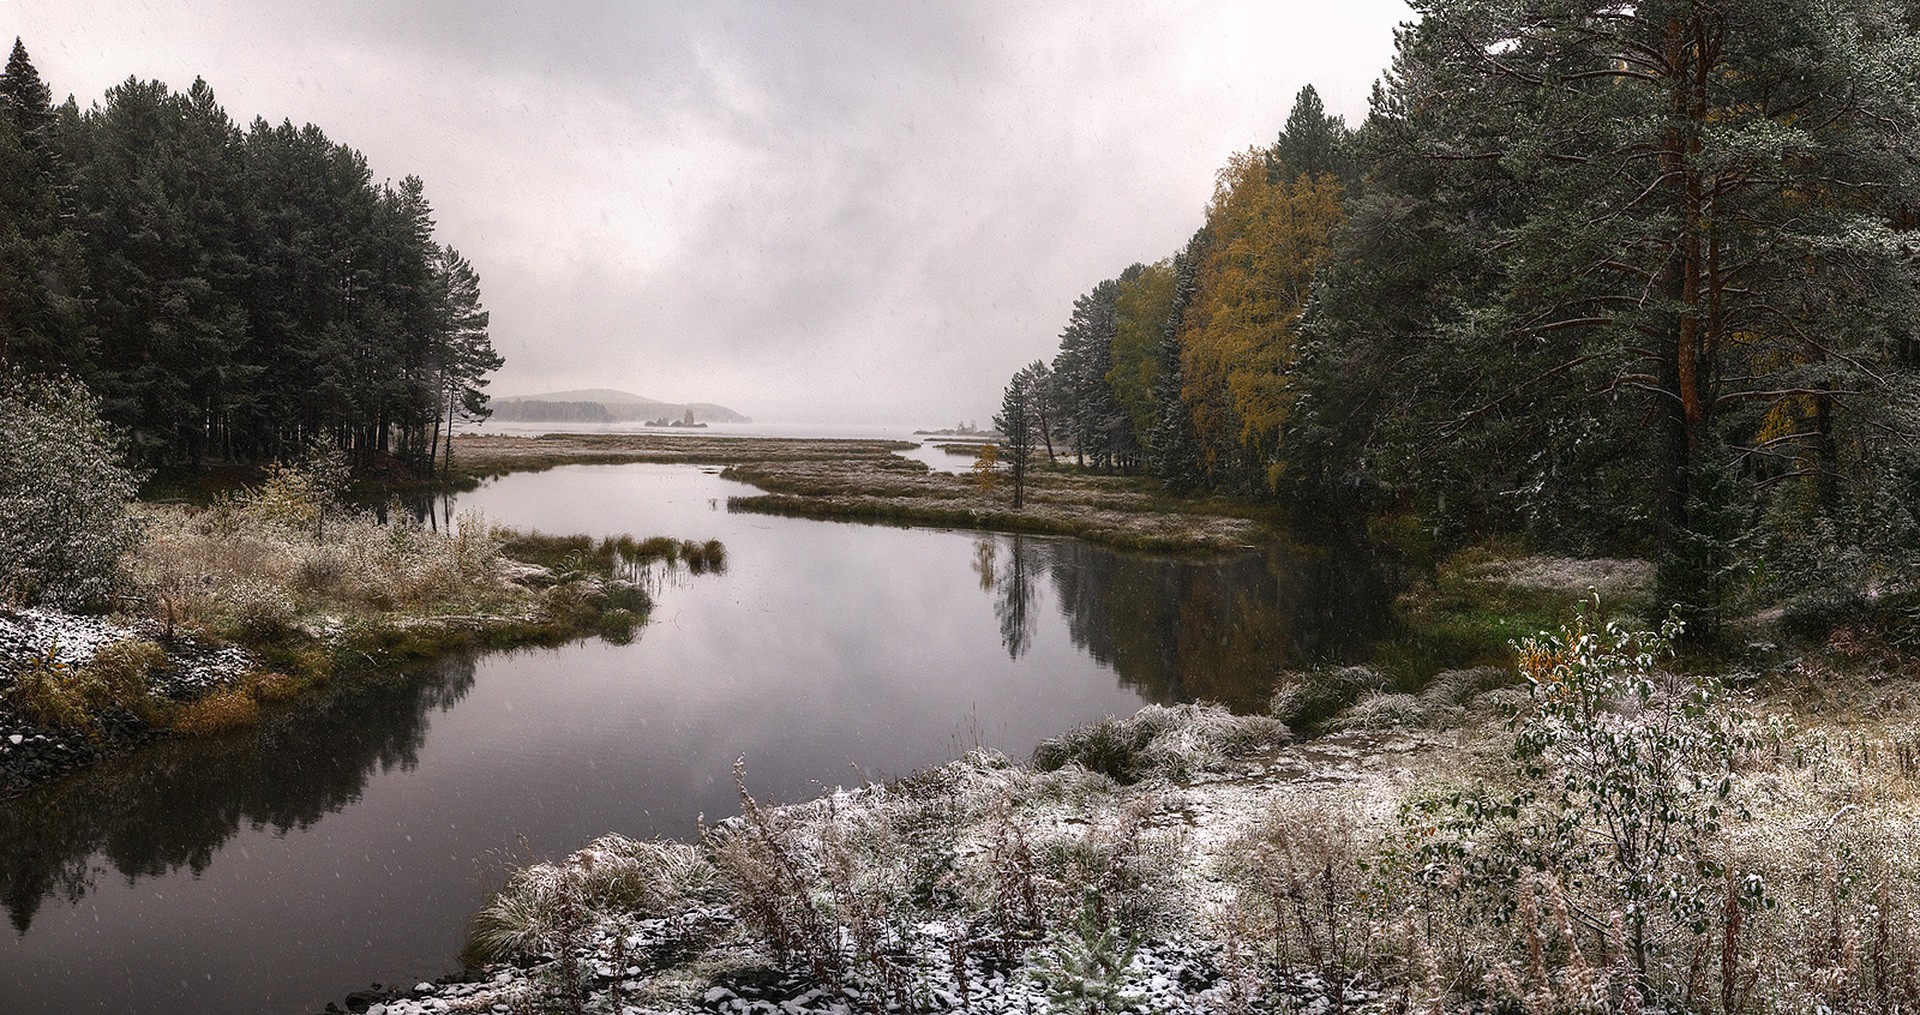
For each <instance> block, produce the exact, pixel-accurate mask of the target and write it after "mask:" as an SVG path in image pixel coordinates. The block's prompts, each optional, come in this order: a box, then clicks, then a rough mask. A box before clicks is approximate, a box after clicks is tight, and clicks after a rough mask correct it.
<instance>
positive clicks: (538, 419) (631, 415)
mask: <svg viewBox="0 0 1920 1015" xmlns="http://www.w3.org/2000/svg"><path fill="white" fill-rule="evenodd" d="M689 412H691V413H693V419H694V422H696V423H751V422H753V420H751V419H748V418H747V417H746V416H743V415H741V414H740V413H737V412H735V411H733V410H732V409H729V408H727V407H726V406H724V405H715V404H713V403H712V402H662V401H660V400H659V399H657V398H647V397H645V396H642V395H636V394H634V393H632V392H630V391H616V390H614V389H612V388H581V389H578V390H575V391H549V392H546V393H545V394H539V395H505V396H500V397H496V398H494V400H493V418H494V419H497V420H500V421H501V422H506V423H644V422H646V421H647V420H654V419H666V420H682V419H685V418H686V416H687V413H689Z"/></svg>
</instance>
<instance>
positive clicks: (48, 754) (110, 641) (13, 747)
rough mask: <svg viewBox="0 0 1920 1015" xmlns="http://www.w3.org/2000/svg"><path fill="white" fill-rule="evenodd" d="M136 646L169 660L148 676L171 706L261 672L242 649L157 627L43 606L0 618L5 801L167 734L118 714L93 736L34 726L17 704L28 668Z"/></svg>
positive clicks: (82, 663)
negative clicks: (158, 650)
mask: <svg viewBox="0 0 1920 1015" xmlns="http://www.w3.org/2000/svg"><path fill="white" fill-rule="evenodd" d="M133 641H140V642H150V643H154V644H159V645H163V646H164V647H165V650H166V663H165V664H164V665H161V666H156V667H154V668H153V669H152V671H151V672H150V675H149V684H148V692H149V693H150V694H151V695H153V696H154V697H156V698H159V699H164V700H167V701H172V702H185V701H192V700H194V699H197V698H201V697H204V696H206V695H208V694H211V693H213V692H215V691H218V690H220V689H222V688H227V687H232V686H235V685H237V684H239V683H240V682H241V681H242V680H243V679H244V678H245V677H246V676H247V674H249V673H252V672H255V671H256V670H257V669H258V668H259V664H258V662H257V661H256V660H255V659H254V657H253V656H252V655H251V654H249V653H248V652H247V651H246V650H244V649H241V648H238V647H236V646H232V645H221V646H214V645H208V644H204V643H202V642H200V641H197V640H195V639H194V638H192V637H190V636H187V635H184V634H179V635H176V636H174V637H172V638H171V639H169V638H167V637H166V635H165V632H163V631H161V630H160V627H159V625H158V624H156V623H152V622H128V621H120V620H115V619H111V618H107V617H93V616H85V615H81V614H74V613H66V612H62V611H59V610H52V609H45V608H26V609H20V610H16V611H13V612H11V613H0V799H4V798H6V797H9V796H12V795H15V794H17V793H19V792H21V791H22V790H24V789H26V788H27V787H28V786H31V785H33V784H35V783H39V782H44V781H46V780H48V779H53V778H57V777H59V776H61V775H64V774H66V773H68V772H72V771H75V770H77V769H80V768H83V767H85V766H87V765H90V764H93V763H95V762H97V761H99V760H100V759H102V758H104V757H106V756H108V755H110V754H114V753H118V752H121V751H125V750H129V749H131V748H133V747H136V746H138V745H140V744H143V743H147V742H150V741H152V740H155V739H158V738H160V737H162V736H165V735H166V731H165V730H164V729H161V728H158V727H155V726H153V725H152V724H150V723H147V722H145V721H143V720H142V719H140V718H139V717H137V716H134V715H132V714H131V713H127V712H122V711H118V710H107V711H103V712H102V713H101V714H100V715H99V716H98V722H97V725H96V728H95V729H94V730H93V731H92V734H91V735H88V734H87V733H85V732H81V731H78V730H74V729H63V728H60V727H56V726H52V725H48V724H45V723H40V722H36V721H35V720H34V718H33V717H32V716H30V715H27V714H25V713H24V712H23V710H22V709H21V708H20V707H19V706H17V705H16V704H15V701H16V697H17V696H16V695H15V694H14V693H13V690H14V685H15V684H16V683H17V682H18V681H19V680H20V679H22V677H23V676H24V675H25V673H26V672H27V671H29V670H31V669H33V668H36V667H42V668H46V667H51V668H57V669H61V670H66V671H71V670H73V669H78V668H84V667H86V666H87V665H88V664H90V663H92V662H93V661H94V658H95V656H96V655H97V654H98V653H99V652H100V651H101V650H102V649H104V648H106V647H108V646H109V645H114V644H118V643H125V642H133Z"/></svg>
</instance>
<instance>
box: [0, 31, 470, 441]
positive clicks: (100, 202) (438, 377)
mask: <svg viewBox="0 0 1920 1015" xmlns="http://www.w3.org/2000/svg"><path fill="white" fill-rule="evenodd" d="M0 208H4V209H5V214H4V215H0V366H4V367H7V368H11V369H15V370H25V371H31V372H56V371H58V372H66V373H71V374H73V375H75V376H78V377H80V378H81V379H83V380H84V381H85V382H86V383H87V384H88V385H89V386H90V387H92V388H93V389H94V390H95V392H96V393H97V394H99V396H100V397H101V398H102V400H103V401H104V403H105V406H106V410H105V411H106V414H107V416H108V417H109V419H111V420H112V421H113V422H115V423H118V424H121V425H122V426H124V427H126V428H127V429H128V430H129V432H130V433H131V434H132V438H133V442H134V448H135V451H136V452H137V453H138V454H139V455H140V456H141V457H142V458H143V459H145V460H147V461H150V462H162V461H189V462H192V463H194V464H198V463H199V462H200V461H201V460H202V459H203V458H208V457H218V458H225V459H239V460H258V459H267V458H274V457H278V456H282V455H285V454H288V453H290V452H291V451H292V450H293V449H295V448H296V447H298V446H300V445H301V444H303V443H304V442H306V441H308V440H309V439H311V438H314V437H325V438H329V439H332V440H334V441H336V442H337V443H338V444H340V445H341V446H342V447H344V448H347V449H349V450H351V451H353V452H354V453H356V454H357V455H360V456H362V457H364V456H366V455H369V454H372V453H375V452H392V453H395V454H398V455H399V456H401V457H402V458H404V459H407V460H409V461H412V462H415V463H418V464H421V465H425V466H428V467H431V466H432V465H433V464H434V460H435V457H436V449H437V447H438V445H439V444H440V440H439V438H440V437H441V436H442V435H444V434H445V433H446V432H447V429H448V427H449V425H450V423H451V421H452V420H454V419H455V418H458V417H460V416H462V415H466V416H475V415H483V414H484V413H485V412H486V396H485V395H484V394H483V392H482V388H483V387H484V386H485V385H486V383H487V381H486V376H487V374H488V373H490V372H492V371H493V370H496V369H498V368H499V366H500V363H501V360H500V357H499V356H498V355H496V354H495V353H494V351H493V347H492V343H491V342H490V341H489V339H488V337H487V313H486V311H484V310H482V309H481V305H480V281H479V277H478V275H477V274H476V273H475V271H474V269H473V266H472V265H471V264H469V263H468V262H467V260H466V259H465V258H463V257H461V256H460V254H459V253H458V252H456V251H455V250H453V249H452V248H451V247H446V246H442V245H441V244H439V243H437V242H436V241H435V239H434V235H433V218H432V211H431V209H430V208H429V207H428V204H427V199H426V197H425V194H424V190H423V187H422V185H421V182H420V180H419V179H418V178H417V177H413V176H409V177H407V178H405V179H404V180H402V181H400V182H399V183H398V184H393V183H390V182H381V183H376V182H375V181H374V179H373V174H372V173H371V171H370V170H369V169H368V167H367V160H366V158H365V157H364V156H363V155H361V154H360V153H359V152H357V151H355V150H354V149H352V148H349V147H347V146H345V145H342V144H339V143H336V142H334V141H332V140H330V139H328V137H327V136H326V135H325V134H324V133H322V132H321V130H320V128H318V127H315V126H312V125H311V124H309V125H307V126H305V127H295V126H294V125H293V124H292V123H291V122H289V121H282V122H281V123H279V124H278V125H275V124H271V123H268V122H267V121H266V120H264V119H255V120H254V121H253V123H252V124H251V125H249V126H248V127H247V128H246V129H244V130H243V129H241V128H240V127H238V126H237V125H235V124H234V123H233V121H231V120H230V119H228V117H227V114H226V112H225V111H224V110H222V109H221V108H220V105H219V104H218V103H217V102H216V101H215V100H214V95H213V90H212V89H211V88H210V87H208V86H207V84H206V82H204V81H200V80H195V81H194V83H193V85H192V87H190V88H189V89H187V91H185V92H184V93H181V92H173V91H170V90H169V89H168V88H167V86H166V85H164V84H161V83H160V82H158V81H140V80H137V79H134V78H129V79H127V81H125V82H124V83H122V84H119V85H115V86H114V87H112V88H110V89H108V90H107V92H106V95H105V97H104V98H103V99H102V100H101V101H100V102H97V103H95V104H94V105H92V106H91V107H89V108H86V109H82V108H80V106H79V105H78V104H77V103H75V102H74V101H73V100H72V99H71V98H70V99H68V100H67V102H66V103H65V104H63V105H61V106H58V107H55V106H54V105H53V104H52V94H51V92H50V90H49V89H48V87H47V86H46V85H45V84H43V83H42V82H41V80H40V76H39V74H38V73H37V72H36V71H35V70H34V67H33V65H32V63H31V62H30V61H29V60H28V57H27V51H26V49H25V47H24V46H22V45H21V44H20V42H19V41H18V40H15V42H14V47H13V53H12V57H11V59H9V60H8V61H7V66H6V72H5V74H4V76H0Z"/></svg>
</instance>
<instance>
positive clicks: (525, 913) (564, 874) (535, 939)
mask: <svg viewBox="0 0 1920 1015" xmlns="http://www.w3.org/2000/svg"><path fill="white" fill-rule="evenodd" d="M719 893H720V884H719V872H718V871H717V870H716V869H715V868H714V866H713V864H712V863H710V862H709V861H708V860H707V859H706V857H705V856H704V855H702V853H701V851H700V850H699V849H698V848H697V847H694V846H689V845H686V844H684V843H675V842H648V841H636V840H633V839H628V838H626V837H624V836H619V835H606V836H602V837H600V838H598V839H595V840H594V841H593V842H591V843H589V844H588V845H587V846H586V847H585V848H584V849H581V850H579V851H578V852H576V853H574V854H572V855H571V856H569V857H567V858H566V859H565V860H562V861H559V862H557V863H536V864H529V865H527V866H525V867H521V868H519V869H517V870H514V871H513V872H512V873H511V874H509V875H508V877H507V881H506V884H505V885H503V886H502V887H501V889H500V891H498V892H496V893H495V894H494V896H493V898H492V899H490V900H488V902H487V905H486V906H485V907H484V908H482V909H481V910H480V912H478V913H477V914H475V915H474V918H473V922H472V925H471V927H470V928H469V931H468V937H467V952H466V954H467V957H468V958H469V959H470V960H473V961H480V962H491V961H503V960H507V959H511V958H516V957H528V956H536V955H540V954H544V953H548V952H552V951H554V950H556V948H557V947H558V946H559V945H561V944H562V943H563V941H564V940H565V939H566V938H568V937H570V936H574V935H577V933H578V931H579V928H580V926H581V924H582V923H583V922H585V921H587V920H590V919H597V918H599V917H602V916H610V915H627V916H640V917H652V916H665V915H671V914H674V913H677V912H679V911H680V910H682V909H684V908H686V907H688V906H690V905H693V904H695V903H699V902H704V901H709V900H712V899H715V898H717V897H718V895H719Z"/></svg>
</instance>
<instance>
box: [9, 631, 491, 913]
mask: <svg viewBox="0 0 1920 1015" xmlns="http://www.w3.org/2000/svg"><path fill="white" fill-rule="evenodd" d="M473 676H474V660H473V659H472V658H471V657H454V658H449V659H445V660H442V661H441V662H439V663H437V664H435V665H433V666H431V667H429V668H427V669H425V670H416V671H411V672H408V673H396V674H389V675H385V676H377V677H373V678H370V679H367V680H365V681H362V682H354V684H353V686H351V687H346V688H336V689H335V690H333V691H332V692H331V694H329V695H326V696H324V697H319V698H314V699H310V700H304V701H302V702H299V703H297V704H296V705H294V706H293V707H291V708H289V709H287V710H285V711H283V712H280V713H277V714H272V715H270V716H269V717H268V718H267V719H266V721H264V722H263V723H262V724H261V725H260V726H259V727H258V728H256V729H254V730H250V731H248V732H245V733H237V734H233V735H231V736H225V737H216V738H213V739H208V740H175V741H167V742H163V743H160V744H156V745H153V746H151V747H148V748H145V749H143V750H140V751H138V752H136V753H134V754H133V755H130V756H128V757H125V758H120V759H115V760H113V761H109V762H106V763H104V764H101V765H98V766H95V767H94V768H92V769H90V770H88V771H86V772H83V773H80V774H78V775H76V776H74V777H71V778H68V779H65V780H61V781H59V782H56V783H53V784H50V785H46V786H41V787H38V788H36V789H34V790H32V791H30V792H28V793H27V794H26V795H24V796H22V797H20V798H18V799H16V800H12V801H8V802H7V803H5V804H4V805H0V842H4V843H7V848H6V849H5V850H4V851H0V902H3V903H4V904H5V905H6V908H7V915H8V916H9V918H10V919H11V920H12V922H13V926H14V928H15V929H16V930H17V931H18V932H20V933H21V934H25V933H26V931H27V928H28V927H29V926H30V925H31V924H32V922H33V917H34V914H35V912H37V911H38V909H39V907H40V904H41V902H43V901H44V900H45V899H47V898H48V897H50V896H55V895H57V896H60V897H62V898H64V899H66V900H67V901H69V902H73V903H77V902H79V900H80V899H81V898H82V897H83V896H84V895H86V893H87V892H88V891H89V890H91V888H92V886H93V883H94V879H95V878H97V877H99V876H100V875H102V874H105V873H107V872H108V871H109V870H111V871H113V872H117V873H118V874H119V875H121V876H122V877H124V878H126V879H127V880H129V881H134V880H139V879H141V878H156V877H162V876H165V875H167V874H169V873H172V872H174V871H177V870H179V869H181V868H183V867H185V868H189V869H191V870H192V871H193V872H194V873H195V874H196V875H197V874H199V873H201V872H202V871H204V870H205V869H206V867H207V865H208V864H209V863H211V862H212V859H213V856H214V854H215V853H217V852H218V851H219V849H220V847H221V846H222V845H223V844H224V843H226V841H227V840H228V839H230V838H232V837H233V836H234V835H235V834H236V833H238V832H239V831H240V830H241V828H243V827H252V828H271V829H273V830H274V831H276V832H279V833H282V834H284V833H286V832H288V831H290V830H293V829H301V828H306V827H308V826H310V825H312V824H313V823H315V822H317V821H319V820H320V819H321V818H323V817H325V816H326V815H327V814H329V813H332V812H335V811H339V810H341V809H342V808H344V807H346V806H347V805H348V804H351V803H353V802H354V801H355V800H357V799H359V798H360V795H361V793H362V792H363V791H364V790H365V789H366V786H367V782H368V780H369V779H370V778H371V777H372V776H373V775H374V774H375V773H376V772H386V771H391V770H393V769H396V768H398V769H401V770H410V769H412V768H413V767H414V766H415V765H416V764H417V763H418V758H419V752H420V749H421V747H422V746H423V745H425V743H426V739H427V725H428V721H429V717H430V716H431V715H433V714H434V713H436V712H444V711H446V710H447V709H450V708H452V707H453V706H454V704H456V703H457V702H459V701H460V699H461V698H462V697H464V696H465V695H466V693H467V691H468V690H469V689H470V688H471V687H472V686H473Z"/></svg>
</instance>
